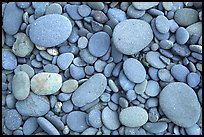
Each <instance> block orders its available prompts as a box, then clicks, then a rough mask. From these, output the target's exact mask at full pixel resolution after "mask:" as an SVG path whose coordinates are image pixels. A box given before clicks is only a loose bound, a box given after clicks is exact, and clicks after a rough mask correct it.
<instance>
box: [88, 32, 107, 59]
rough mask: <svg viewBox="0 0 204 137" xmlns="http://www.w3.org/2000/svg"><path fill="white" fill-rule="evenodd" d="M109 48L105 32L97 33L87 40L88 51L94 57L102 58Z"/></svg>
mask: <svg viewBox="0 0 204 137" xmlns="http://www.w3.org/2000/svg"><path fill="white" fill-rule="evenodd" d="M109 47H110V36H109V35H108V34H107V33H106V32H97V33H95V34H93V35H92V36H91V38H90V39H89V44H88V50H89V52H90V53H91V54H92V55H93V56H95V57H102V56H103V55H105V54H106V52H107V51H108V49H109Z"/></svg>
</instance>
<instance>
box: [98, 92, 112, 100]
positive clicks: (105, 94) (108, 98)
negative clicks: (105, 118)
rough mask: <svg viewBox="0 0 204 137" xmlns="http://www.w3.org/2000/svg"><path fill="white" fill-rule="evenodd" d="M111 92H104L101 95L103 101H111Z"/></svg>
mask: <svg viewBox="0 0 204 137" xmlns="http://www.w3.org/2000/svg"><path fill="white" fill-rule="evenodd" d="M110 96H111V95H110V94H109V93H106V92H104V93H103V94H102V95H101V96H100V99H101V101H102V102H109V101H110Z"/></svg>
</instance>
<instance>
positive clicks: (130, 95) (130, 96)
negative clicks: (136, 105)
mask: <svg viewBox="0 0 204 137" xmlns="http://www.w3.org/2000/svg"><path fill="white" fill-rule="evenodd" d="M126 98H127V99H128V100H129V102H132V101H133V100H135V99H136V98H137V95H136V94H135V91H134V90H128V91H127V93H126Z"/></svg>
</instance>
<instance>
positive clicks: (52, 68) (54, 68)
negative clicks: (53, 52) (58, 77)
mask: <svg viewBox="0 0 204 137" xmlns="http://www.w3.org/2000/svg"><path fill="white" fill-rule="evenodd" d="M43 70H44V71H45V72H49V73H59V68H58V66H56V65H54V64H47V65H45V66H43Z"/></svg>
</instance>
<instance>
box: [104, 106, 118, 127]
mask: <svg viewBox="0 0 204 137" xmlns="http://www.w3.org/2000/svg"><path fill="white" fill-rule="evenodd" d="M102 121H103V124H104V125H105V127H107V128H108V129H110V130H116V129H117V128H119V127H120V121H119V118H118V114H117V112H116V111H113V110H111V109H110V108H109V107H108V106H107V107H105V108H104V109H103V110H102Z"/></svg>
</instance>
